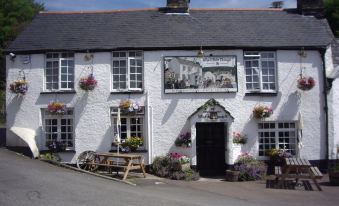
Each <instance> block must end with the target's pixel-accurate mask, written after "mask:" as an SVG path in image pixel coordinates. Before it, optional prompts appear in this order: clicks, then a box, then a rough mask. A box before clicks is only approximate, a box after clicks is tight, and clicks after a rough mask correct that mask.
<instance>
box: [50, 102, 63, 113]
mask: <svg viewBox="0 0 339 206" xmlns="http://www.w3.org/2000/svg"><path fill="white" fill-rule="evenodd" d="M47 110H48V112H49V113H51V114H53V115H63V114H65V113H66V105H65V104H64V103H62V102H51V103H49V104H48V106H47Z"/></svg>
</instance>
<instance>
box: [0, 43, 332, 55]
mask: <svg viewBox="0 0 339 206" xmlns="http://www.w3.org/2000/svg"><path fill="white" fill-rule="evenodd" d="M329 43H330V42H329ZM202 47H203V50H234V49H242V50H246V51H270V50H272V51H274V50H300V48H304V49H305V50H324V49H326V45H313V46H303V45H299V46H267V47H265V46H204V45H202ZM199 48H200V45H197V46H180V47H116V48H100V49H98V48H92V49H91V48H64V49H36V50H10V49H8V50H5V54H6V55H8V54H9V53H11V52H12V53H15V54H45V53H47V52H62V51H73V52H76V53H86V52H112V51H120V50H143V51H160V50H198V49H199ZM212 52H213V51H212Z"/></svg>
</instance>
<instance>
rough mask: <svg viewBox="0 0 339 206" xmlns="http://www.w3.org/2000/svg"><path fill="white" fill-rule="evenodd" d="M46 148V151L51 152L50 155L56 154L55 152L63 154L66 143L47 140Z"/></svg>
mask: <svg viewBox="0 0 339 206" xmlns="http://www.w3.org/2000/svg"><path fill="white" fill-rule="evenodd" d="M46 147H48V149H49V150H50V151H51V152H52V153H56V152H63V151H65V150H66V147H67V145H66V143H63V142H61V141H57V140H49V141H46Z"/></svg>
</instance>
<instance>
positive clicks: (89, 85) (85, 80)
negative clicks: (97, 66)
mask: <svg viewBox="0 0 339 206" xmlns="http://www.w3.org/2000/svg"><path fill="white" fill-rule="evenodd" d="M97 83H98V81H97V80H95V78H94V76H93V74H90V75H88V76H87V77H82V78H81V79H80V81H79V87H80V88H81V89H83V90H85V91H92V90H93V89H94V88H95V87H96V85H97Z"/></svg>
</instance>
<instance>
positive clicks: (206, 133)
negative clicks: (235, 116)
mask: <svg viewBox="0 0 339 206" xmlns="http://www.w3.org/2000/svg"><path fill="white" fill-rule="evenodd" d="M225 130H226V128H225V123H223V122H217V123H214V122H213V123H196V132H197V136H196V141H197V142H196V145H197V169H198V171H199V174H200V175H201V176H219V175H225V146H226V145H225V134H226V131H225Z"/></svg>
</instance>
